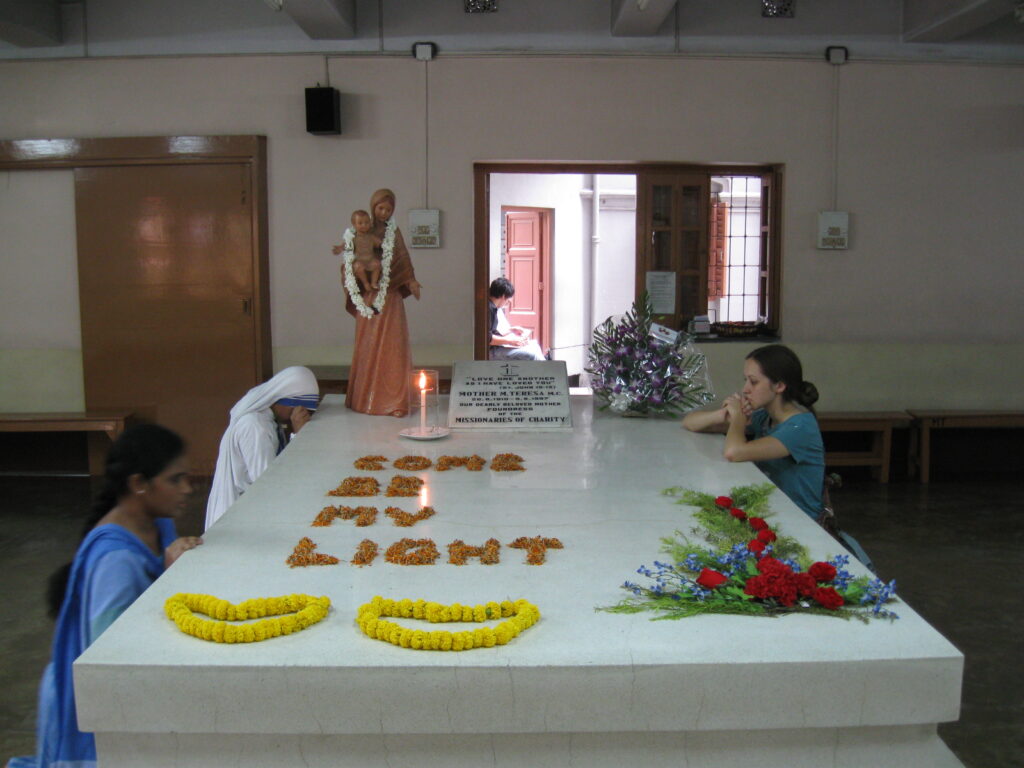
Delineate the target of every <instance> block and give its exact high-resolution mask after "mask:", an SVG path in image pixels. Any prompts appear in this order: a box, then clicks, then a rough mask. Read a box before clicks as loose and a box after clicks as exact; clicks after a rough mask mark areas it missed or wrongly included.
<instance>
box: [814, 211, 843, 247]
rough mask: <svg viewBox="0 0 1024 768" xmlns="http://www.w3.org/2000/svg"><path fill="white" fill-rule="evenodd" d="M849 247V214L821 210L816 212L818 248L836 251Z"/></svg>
mask: <svg viewBox="0 0 1024 768" xmlns="http://www.w3.org/2000/svg"><path fill="white" fill-rule="evenodd" d="M849 247H850V214H848V213H847V212H846V211H821V212H820V213H819V214H818V248H820V249H823V250H829V251H838V250H843V249H846V248H849Z"/></svg>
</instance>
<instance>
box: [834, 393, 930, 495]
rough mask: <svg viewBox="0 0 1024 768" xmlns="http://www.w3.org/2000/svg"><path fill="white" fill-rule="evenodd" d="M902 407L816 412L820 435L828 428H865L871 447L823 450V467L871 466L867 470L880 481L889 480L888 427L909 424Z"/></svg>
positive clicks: (907, 425) (840, 429) (855, 430)
mask: <svg viewBox="0 0 1024 768" xmlns="http://www.w3.org/2000/svg"><path fill="white" fill-rule="evenodd" d="M910 421H911V419H910V416H909V414H907V413H905V412H904V411H826V412H823V413H819V414H818V427H819V428H820V429H821V433H822V435H823V436H824V435H825V434H827V433H829V432H867V433H869V434H871V448H870V450H866V451H826V452H825V466H826V467H871V474H872V476H873V477H874V478H875V479H876V480H879V481H880V482H883V483H888V482H889V468H890V466H891V460H892V431H893V429H896V428H900V427H909V426H910Z"/></svg>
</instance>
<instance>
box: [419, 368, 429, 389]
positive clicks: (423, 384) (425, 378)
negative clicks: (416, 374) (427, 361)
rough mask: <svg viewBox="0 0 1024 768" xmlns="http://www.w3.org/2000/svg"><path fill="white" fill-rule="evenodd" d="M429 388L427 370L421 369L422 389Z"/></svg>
mask: <svg viewBox="0 0 1024 768" xmlns="http://www.w3.org/2000/svg"><path fill="white" fill-rule="evenodd" d="M426 388H427V374H426V372H425V371H420V389H426Z"/></svg>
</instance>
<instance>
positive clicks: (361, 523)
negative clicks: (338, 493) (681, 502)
mask: <svg viewBox="0 0 1024 768" xmlns="http://www.w3.org/2000/svg"><path fill="white" fill-rule="evenodd" d="M338 517H340V518H341V519H342V520H352V519H353V518H354V519H355V521H356V526H357V527H359V528H363V527H365V526H367V525H373V524H374V523H375V522H377V508H376V507H356V508H355V509H353V508H352V507H342V508H341V509H340V510H339V512H338Z"/></svg>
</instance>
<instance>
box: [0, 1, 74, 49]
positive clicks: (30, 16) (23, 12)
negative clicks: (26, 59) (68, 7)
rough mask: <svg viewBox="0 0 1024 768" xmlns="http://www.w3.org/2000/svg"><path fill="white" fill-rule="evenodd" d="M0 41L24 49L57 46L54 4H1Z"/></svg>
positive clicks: (57, 13) (57, 14)
mask: <svg viewBox="0 0 1024 768" xmlns="http://www.w3.org/2000/svg"><path fill="white" fill-rule="evenodd" d="M0 40H3V41H4V42H8V43H11V44H12V45H17V46H21V47H23V48H30V47H33V46H44V45H57V44H59V43H60V42H61V41H62V38H61V32H60V7H59V5H58V3H57V0H0Z"/></svg>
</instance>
